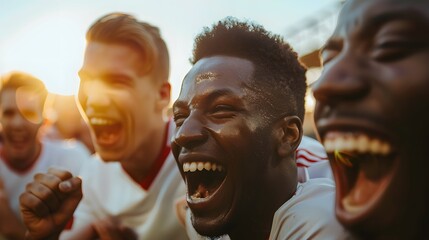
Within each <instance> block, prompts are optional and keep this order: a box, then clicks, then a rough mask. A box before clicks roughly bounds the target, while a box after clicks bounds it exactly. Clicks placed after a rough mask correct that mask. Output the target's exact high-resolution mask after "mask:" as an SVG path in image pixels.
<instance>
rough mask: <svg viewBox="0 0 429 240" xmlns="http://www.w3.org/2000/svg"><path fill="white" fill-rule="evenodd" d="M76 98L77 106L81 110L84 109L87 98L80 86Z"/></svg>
mask: <svg viewBox="0 0 429 240" xmlns="http://www.w3.org/2000/svg"><path fill="white" fill-rule="evenodd" d="M77 97H78V102H79V105H80V106H81V107H82V108H83V109H85V108H86V106H85V103H86V99H87V96H86V94H85V91H84V90H83V87H82V86H81V87H80V88H79V92H78V95H77Z"/></svg>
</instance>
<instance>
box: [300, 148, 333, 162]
mask: <svg viewBox="0 0 429 240" xmlns="http://www.w3.org/2000/svg"><path fill="white" fill-rule="evenodd" d="M296 153H297V154H305V153H308V154H310V155H311V156H314V157H316V158H320V159H323V160H328V157H327V156H326V155H323V156H319V155H317V154H315V153H314V152H310V151H308V150H307V149H304V148H299V149H297V150H296Z"/></svg>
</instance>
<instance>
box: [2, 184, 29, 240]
mask: <svg viewBox="0 0 429 240" xmlns="http://www.w3.org/2000/svg"><path fill="white" fill-rule="evenodd" d="M0 236H4V237H5V238H6V239H10V240H15V239H16V240H19V239H24V236H25V227H24V225H23V224H22V223H21V221H20V220H19V219H18V217H17V216H16V215H15V213H14V212H13V211H12V209H11V208H10V205H9V199H8V196H7V194H6V192H5V190H4V185H3V180H2V179H1V178H0Z"/></svg>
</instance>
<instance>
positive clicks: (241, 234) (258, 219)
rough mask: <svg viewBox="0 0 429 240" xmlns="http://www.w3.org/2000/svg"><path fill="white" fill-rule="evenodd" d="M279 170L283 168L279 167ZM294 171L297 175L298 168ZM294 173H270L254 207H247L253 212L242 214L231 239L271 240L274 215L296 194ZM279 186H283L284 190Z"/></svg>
mask: <svg viewBox="0 0 429 240" xmlns="http://www.w3.org/2000/svg"><path fill="white" fill-rule="evenodd" d="M294 164H295V163H294ZM279 169H282V168H280V167H279ZM294 169H295V170H294ZM292 170H294V171H295V173H296V168H292ZM294 171H290V170H284V169H283V170H276V171H272V172H270V173H269V175H270V177H267V178H266V179H267V181H266V182H263V183H261V184H262V185H260V186H259V189H260V190H259V192H258V193H257V194H254V196H253V198H254V201H252V204H253V205H252V206H250V207H249V206H248V207H245V209H251V211H246V212H245V213H242V214H241V215H242V217H240V219H238V221H237V223H239V224H238V225H237V226H236V227H235V228H234V229H233V231H231V232H230V233H229V236H230V238H231V239H261V240H266V239H268V238H269V236H270V232H271V227H272V223H273V219H274V214H275V213H276V211H277V210H278V209H279V208H280V207H281V206H282V205H283V204H284V203H285V202H287V201H288V200H289V199H290V198H291V197H292V196H293V195H294V194H295V191H296V186H297V178H296V174H294ZM279 183H281V184H279ZM279 186H282V190H280V189H279Z"/></svg>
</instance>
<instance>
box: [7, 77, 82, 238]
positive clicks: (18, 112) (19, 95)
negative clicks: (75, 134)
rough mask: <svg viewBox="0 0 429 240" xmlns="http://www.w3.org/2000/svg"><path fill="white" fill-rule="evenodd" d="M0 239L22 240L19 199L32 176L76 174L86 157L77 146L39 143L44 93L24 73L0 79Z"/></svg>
mask: <svg viewBox="0 0 429 240" xmlns="http://www.w3.org/2000/svg"><path fill="white" fill-rule="evenodd" d="M0 79H1V89H0V123H1V126H2V137H3V141H2V143H1V145H0V236H1V235H3V236H4V237H6V238H7V239H24V234H25V227H24V225H23V223H22V219H21V212H20V208H19V195H20V194H21V193H22V192H23V191H24V190H25V186H26V185H27V184H28V183H30V182H31V181H32V180H33V175H34V174H36V173H38V172H41V171H43V172H44V171H46V170H48V168H49V167H60V168H63V169H66V170H68V171H71V172H73V173H74V174H77V173H78V172H79V169H80V167H81V165H82V164H83V162H85V161H87V160H88V159H89V154H88V153H87V152H86V151H82V150H80V149H79V148H77V145H74V144H72V143H67V144H66V143H65V142H51V141H46V140H43V139H41V137H40V136H39V133H40V127H41V126H42V125H43V121H44V119H43V108H44V105H45V100H46V96H47V94H48V91H47V90H46V88H45V85H44V84H43V82H42V81H41V80H40V79H37V78H36V77H34V76H31V75H30V74H28V73H24V72H17V71H14V72H11V73H8V74H5V75H3V76H1V78H0Z"/></svg>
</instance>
